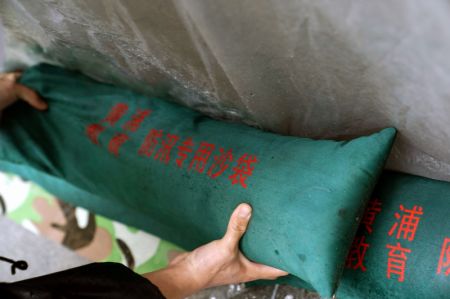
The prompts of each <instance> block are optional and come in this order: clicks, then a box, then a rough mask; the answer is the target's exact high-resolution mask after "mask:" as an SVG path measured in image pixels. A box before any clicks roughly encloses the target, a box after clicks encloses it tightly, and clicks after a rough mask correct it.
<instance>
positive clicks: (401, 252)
mask: <svg viewBox="0 0 450 299" xmlns="http://www.w3.org/2000/svg"><path fill="white" fill-rule="evenodd" d="M386 248H388V249H390V250H389V254H388V266H387V273H386V276H387V278H389V279H390V278H391V275H392V274H394V275H398V277H397V280H398V281H399V282H403V280H405V268H406V260H407V257H406V254H405V253H410V252H411V249H408V248H403V247H402V246H401V245H400V243H398V242H397V245H396V246H393V245H389V244H388V245H386Z"/></svg>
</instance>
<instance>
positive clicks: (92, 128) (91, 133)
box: [86, 124, 105, 144]
mask: <svg viewBox="0 0 450 299" xmlns="http://www.w3.org/2000/svg"><path fill="white" fill-rule="evenodd" d="M104 130H105V127H104V126H102V125H99V124H92V125H88V126H87V127H86V135H87V136H88V138H89V139H90V140H91V141H92V143H94V144H98V136H99V135H100V133H101V132H103V131H104Z"/></svg>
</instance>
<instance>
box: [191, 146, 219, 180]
mask: <svg viewBox="0 0 450 299" xmlns="http://www.w3.org/2000/svg"><path fill="white" fill-rule="evenodd" d="M214 147H215V145H214V144H212V143H207V142H204V141H203V142H200V146H199V148H198V149H197V151H196V152H195V156H194V158H192V161H191V163H190V164H189V169H191V168H192V166H194V165H195V170H197V171H198V172H200V173H202V172H203V170H205V166H206V163H207V162H208V159H209V156H211V153H212V151H213V150H214Z"/></svg>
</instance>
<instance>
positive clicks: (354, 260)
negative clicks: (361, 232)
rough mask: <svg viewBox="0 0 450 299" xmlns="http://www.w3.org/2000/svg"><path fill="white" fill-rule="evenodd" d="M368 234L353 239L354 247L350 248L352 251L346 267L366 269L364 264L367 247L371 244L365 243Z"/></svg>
mask: <svg viewBox="0 0 450 299" xmlns="http://www.w3.org/2000/svg"><path fill="white" fill-rule="evenodd" d="M365 239H366V236H360V237H356V238H355V240H354V241H353V244H352V247H351V248H350V252H349V254H348V256H347V262H346V265H345V266H346V267H347V268H352V269H353V270H356V269H358V268H360V269H361V270H362V271H366V267H365V266H364V264H363V262H364V256H365V255H366V251H367V248H369V246H370V245H369V244H368V243H365Z"/></svg>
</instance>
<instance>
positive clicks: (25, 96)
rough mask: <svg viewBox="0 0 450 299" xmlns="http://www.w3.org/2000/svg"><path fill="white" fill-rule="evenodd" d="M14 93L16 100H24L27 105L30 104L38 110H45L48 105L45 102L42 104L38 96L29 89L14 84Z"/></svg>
mask: <svg viewBox="0 0 450 299" xmlns="http://www.w3.org/2000/svg"><path fill="white" fill-rule="evenodd" d="M14 88H15V92H16V95H17V97H18V98H20V99H22V100H24V101H25V102H27V103H28V104H30V105H31V106H32V107H34V108H36V109H38V110H45V109H47V107H48V105H47V103H46V102H44V101H43V100H42V99H41V98H40V97H39V96H38V94H37V93H36V92H35V91H33V90H31V89H30V88H28V87H26V86H24V85H22V84H18V83H16V84H15V86H14Z"/></svg>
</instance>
